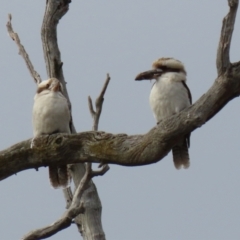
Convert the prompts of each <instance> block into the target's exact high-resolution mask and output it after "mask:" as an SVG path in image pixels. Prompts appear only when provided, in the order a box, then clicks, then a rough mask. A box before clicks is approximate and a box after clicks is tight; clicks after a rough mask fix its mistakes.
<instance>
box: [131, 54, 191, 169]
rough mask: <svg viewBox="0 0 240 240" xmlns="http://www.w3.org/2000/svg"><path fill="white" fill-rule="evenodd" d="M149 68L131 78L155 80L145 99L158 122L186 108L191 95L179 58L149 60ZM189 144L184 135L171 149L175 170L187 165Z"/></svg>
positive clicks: (188, 135) (187, 137) (187, 138)
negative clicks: (150, 65) (147, 100)
mask: <svg viewBox="0 0 240 240" xmlns="http://www.w3.org/2000/svg"><path fill="white" fill-rule="evenodd" d="M152 67H153V69H152V70H150V71H146V72H142V73H140V74H138V75H137V77H136V78H135V80H151V79H156V82H155V83H154V85H153V87H152V90H151V93H150V97H149V100H150V106H151V108H152V111H153V113H154V116H155V118H156V121H157V123H158V122H159V121H160V120H162V119H164V118H166V117H169V116H171V115H173V114H175V113H179V112H180V111H182V110H183V109H184V108H187V107H189V106H190V105H191V104H192V97H191V93H190V90H189V88H188V87H187V85H186V80H187V78H186V76H187V73H186V70H185V68H184V65H183V64H182V63H181V62H180V61H179V60H176V59H174V58H160V59H158V60H156V61H154V62H153V65H152ZM189 146H190V134H187V135H185V136H183V137H182V138H181V139H180V140H179V142H178V143H177V144H176V145H175V146H174V147H173V148H172V153H173V161H174V165H175V167H176V168H177V169H180V168H182V167H183V168H188V167H189V165H190V162H189V155H188V148H189Z"/></svg>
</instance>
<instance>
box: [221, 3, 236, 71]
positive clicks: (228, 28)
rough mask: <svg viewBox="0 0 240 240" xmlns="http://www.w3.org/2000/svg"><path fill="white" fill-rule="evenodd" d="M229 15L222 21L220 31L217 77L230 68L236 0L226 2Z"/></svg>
mask: <svg viewBox="0 0 240 240" xmlns="http://www.w3.org/2000/svg"><path fill="white" fill-rule="evenodd" d="M228 5H229V13H228V14H227V16H226V17H225V18H224V19H223V24H222V31H221V36H220V41H219V45H218V51H217V71H218V75H221V74H222V73H224V72H225V71H226V70H227V69H228V68H229V66H230V57H229V51H230V45H231V39H232V33H233V29H234V23H235V19H236V15H237V9H238V0H228Z"/></svg>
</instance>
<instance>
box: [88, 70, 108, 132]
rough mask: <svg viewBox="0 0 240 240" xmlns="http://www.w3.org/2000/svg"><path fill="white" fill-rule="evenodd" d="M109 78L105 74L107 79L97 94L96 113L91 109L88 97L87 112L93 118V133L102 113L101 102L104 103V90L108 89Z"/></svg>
mask: <svg viewBox="0 0 240 240" xmlns="http://www.w3.org/2000/svg"><path fill="white" fill-rule="evenodd" d="M110 79H111V78H110V76H109V74H108V73H107V78H106V80H105V83H104V85H103V88H102V90H101V92H100V94H99V96H98V97H97V99H96V101H95V107H96V111H94V109H93V104H92V99H91V97H90V96H88V106H89V111H90V114H91V116H92V118H93V127H92V130H93V131H97V130H98V124H99V118H100V116H101V112H102V105H103V101H104V94H105V92H106V89H107V87H108V84H109V82H110Z"/></svg>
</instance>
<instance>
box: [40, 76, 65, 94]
mask: <svg viewBox="0 0 240 240" xmlns="http://www.w3.org/2000/svg"><path fill="white" fill-rule="evenodd" d="M44 90H48V91H52V92H61V93H62V92H63V87H62V84H61V83H60V81H59V80H58V79H56V78H49V79H47V80H45V81H42V82H41V83H40V84H39V85H38V89H37V93H41V92H42V91H44Z"/></svg>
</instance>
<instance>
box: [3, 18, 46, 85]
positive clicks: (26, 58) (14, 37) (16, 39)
mask: <svg viewBox="0 0 240 240" xmlns="http://www.w3.org/2000/svg"><path fill="white" fill-rule="evenodd" d="M11 21H12V15H11V14H8V22H7V30H8V34H9V36H10V37H11V38H12V40H13V41H14V42H15V43H16V44H17V46H18V49H19V54H20V55H21V56H22V57H23V59H24V61H25V63H26V65H27V68H28V70H29V72H30V74H31V75H32V77H33V79H34V81H35V82H36V83H37V84H39V83H40V82H41V81H42V79H41V77H40V75H39V74H38V73H37V72H36V71H35V70H34V67H33V65H32V63H31V61H30V59H29V56H28V54H27V52H26V50H25V48H24V46H23V45H22V44H21V41H20V39H19V37H18V34H17V33H15V32H14V31H13V28H12V22H11Z"/></svg>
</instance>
